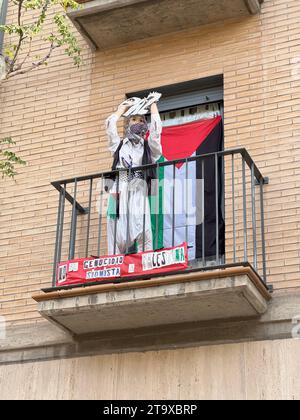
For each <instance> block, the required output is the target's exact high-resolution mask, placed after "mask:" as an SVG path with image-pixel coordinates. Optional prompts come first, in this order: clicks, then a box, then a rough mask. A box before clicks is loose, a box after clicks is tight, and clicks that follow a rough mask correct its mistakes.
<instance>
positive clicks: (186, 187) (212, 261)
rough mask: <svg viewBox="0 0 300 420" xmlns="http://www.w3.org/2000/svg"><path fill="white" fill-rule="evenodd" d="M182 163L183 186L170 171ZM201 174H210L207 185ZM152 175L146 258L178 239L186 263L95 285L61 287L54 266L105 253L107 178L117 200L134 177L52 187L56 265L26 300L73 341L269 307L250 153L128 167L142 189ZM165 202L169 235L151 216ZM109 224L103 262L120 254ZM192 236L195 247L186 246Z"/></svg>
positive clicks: (253, 313) (259, 196)
mask: <svg viewBox="0 0 300 420" xmlns="http://www.w3.org/2000/svg"><path fill="white" fill-rule="evenodd" d="M183 164H185V165H186V167H185V168H186V169H185V173H184V179H181V181H183V182H182V184H183V185H181V183H180V182H178V181H179V180H178V179H177V173H178V172H176V167H178V165H183ZM194 165H198V167H199V168H202V170H201V171H200V173H199V176H200V183H199V185H197V188H196V189H195V191H196V194H197V197H199V200H198V199H197V200H196V201H195V202H196V205H193V206H191V204H190V203H191V197H190V194H191V190H192V188H191V184H190V182H191V179H192V177H193V173H194V172H193V170H192V167H193V166H194ZM211 165H212V166H211ZM208 167H210V168H212V171H210V172H209V174H210V179H207V174H208V172H207V168H208ZM163 168H164V170H165V171H166V170H167V168H168V169H169V170H168V173H171V174H173V175H172V179H171V183H170V190H169V191H166V188H165V187H164V189H162V187H161V181H158V179H159V174H160V173H161V171H162V169H163ZM150 170H155V171H156V175H157V179H156V180H155V182H154V184H153V185H152V186H151V197H150V203H151V205H150V207H149V208H150V211H151V221H152V232H153V244H154V245H153V248H154V251H151V257H152V258H154V257H155V256H156V255H158V254H159V253H160V252H161V249H162V246H163V248H164V249H167V248H172V247H179V246H180V244H181V242H182V240H184V241H185V242H186V243H187V245H188V249H187V253H188V265H187V266H186V267H180V268H178V269H177V268H176V267H175V268H174V269H171V266H170V269H168V268H165V270H164V271H161V270H157V273H155V272H154V273H153V271H151V274H147V272H146V273H145V272H144V273H143V272H141V273H139V272H138V273H137V274H135V275H134V274H132V275H130V274H127V275H126V276H124V277H123V276H121V275H120V276H118V277H117V276H116V277H114V278H101V279H100V278H99V279H98V280H97V279H96V278H95V277H93V278H89V277H88V276H86V277H84V278H83V277H82V279H81V280H80V279H77V280H76V279H75V280H74V279H73V280H72V281H70V282H64V281H65V278H64V277H60V276H61V271H60V270H58V268H60V267H64V266H65V264H67V263H65V262H67V261H69V262H70V261H71V262H73V263H72V264H78V261H85V262H87V263H88V264H87V265H89V262H90V261H93V264H95V261H98V260H97V259H100V258H104V257H103V256H107V255H108V251H107V247H108V233H107V226H108V225H107V222H108V220H107V219H108V217H112V216H111V215H112V212H111V210H110V207H111V206H110V201H109V200H110V197H111V194H112V190H111V189H110V188H108V184H109V182H112V181H111V179H112V177H113V178H114V181H113V184H112V185H113V186H114V188H115V190H114V194H115V196H118V194H119V185H120V180H121V179H123V178H124V176H126V177H127V178H126V179H129V180H133V174H132V169H129V170H118V171H115V172H107V173H101V174H94V175H90V176H84V177H77V178H74V179H66V180H61V181H57V182H53V184H52V185H53V186H54V187H55V189H56V190H57V191H58V192H59V203H58V218H57V233H56V244H55V253H54V254H55V257H54V264H53V279H52V287H49V288H48V289H44V290H43V291H42V292H41V293H39V294H38V295H36V296H34V299H35V300H36V301H37V302H38V305H39V312H40V313H41V315H42V316H43V317H45V318H46V319H48V320H50V321H51V322H54V323H55V324H56V325H58V326H59V327H61V328H63V329H64V330H67V331H69V332H71V333H72V334H73V335H75V336H85V335H87V334H99V333H103V332H108V331H117V330H118V331H121V330H130V329H139V328H142V327H149V326H152V327H153V326H163V325H176V324H181V325H182V324H185V323H190V322H207V321H213V320H232V319H235V320H239V319H243V320H245V319H252V318H258V317H260V316H261V315H262V314H264V313H265V312H266V311H267V308H268V302H269V300H270V299H271V294H270V289H271V287H270V286H269V285H268V283H267V267H266V250H265V227H264V185H265V184H266V183H267V182H268V180H267V178H264V177H263V175H262V174H261V172H260V171H259V169H258V168H257V166H256V165H255V163H254V161H253V160H252V158H251V157H250V155H249V154H248V152H247V151H246V150H245V149H234V150H227V151H223V152H218V153H210V154H207V155H199V156H194V157H191V158H188V159H181V160H173V161H165V162H160V163H157V164H155V165H147V166H142V167H140V168H135V169H134V171H136V173H139V174H143V175H142V177H139V178H142V179H140V181H142V182H143V181H144V183H145V185H147V183H146V179H147V174H148V173H149V171H150ZM131 182H133V181H131ZM164 185H165V184H164ZM209 186H212V190H209V188H208V187H209ZM180 188H182V189H180ZM212 191H213V193H212ZM127 194H130V192H128V193H127ZM145 200H146V198H145ZM167 201H170V202H171V205H170V208H169V210H168V214H167V216H166V217H167V219H168V221H169V227H168V229H166V227H165V225H164V226H162V225H161V224H160V223H161V222H160V221H159V220H160V216H159V213H160V212H161V210H159V209H161V208H162V203H163V202H164V203H166V202H167ZM195 202H194V201H193V203H194V204H195ZM174 203H175V204H174ZM176 203H179V204H180V206H179V207H178V205H177V204H176ZM143 206H144V215H143V217H142V219H141V220H143V235H142V238H141V241H140V244H139V246H140V247H141V248H142V249H140V253H141V255H142V253H143V252H144V251H145V247H146V226H145V224H146V216H145V213H146V212H145V208H146V202H145V201H144V203H143ZM192 207H193V209H192ZM116 208H117V206H116V207H115V209H116ZM208 210H209V211H208ZM126 211H127V215H126V219H125V220H127V225H124V226H123V230H124V232H123V233H124V235H125V237H126V245H125V250H124V255H125V257H129V258H131V257H132V258H133V256H136V255H139V254H137V251H136V249H133V248H132V246H131V245H132V244H130V243H129V240H128V238H129V232H130V228H129V224H130V222H129V221H130V217H131V218H132V217H134V216H132V214H131V212H130V209H129V207H128V209H127V210H126ZM191 213H192V214H191ZM109 215H110V216H109ZM118 217H120V216H118ZM117 220H119V219H118V218H117V217H114V218H111V223H112V233H111V234H110V241H112V243H111V245H110V246H111V247H112V249H113V252H111V255H117V254H118V252H116V251H117V243H116V238H117V235H118V232H117V230H118V229H119V226H120V225H118V222H117ZM163 229H164V230H163ZM191 232H193V233H192V234H191ZM195 235H196V237H197V241H198V242H197V244H193V245H192V242H193V241H194V239H193V238H195ZM191 238H192V239H191ZM162 240H163V242H161V241H162ZM208 248H210V251H208ZM156 253H157V254H156ZM105 258H106V257H105ZM74 261H75V263H74ZM76 261H77V262H76ZM93 267H94V268H95V266H93ZM69 268H70V266H69ZM75 271H76V270H75ZM94 271H95V270H94V269H93V272H94ZM129 273H130V271H129ZM132 273H133V271H132Z"/></svg>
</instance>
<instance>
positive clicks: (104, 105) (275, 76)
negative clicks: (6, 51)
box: [0, 0, 300, 323]
mask: <svg viewBox="0 0 300 420" xmlns="http://www.w3.org/2000/svg"><path fill="white" fill-rule="evenodd" d="M8 19H9V20H12V19H13V16H12V15H11V13H9V16H8ZM299 22H300V4H299V1H298V0H266V1H265V3H264V5H263V10H262V14H261V15H258V16H255V17H251V18H250V17H249V18H244V19H240V20H230V21H225V22H218V23H215V24H212V25H208V26H204V27H201V28H196V29H193V30H189V31H186V32H180V33H174V34H171V35H168V36H163V37H157V38H155V37H154V38H151V39H148V40H144V41H137V42H135V43H132V44H130V45H127V46H123V47H120V48H118V49H113V50H110V51H106V52H99V51H97V52H95V53H94V52H91V51H90V49H89V48H88V46H87V45H86V43H85V41H84V40H82V39H81V40H80V43H81V45H82V48H83V59H84V64H83V65H82V66H81V67H80V69H79V70H78V69H76V68H75V67H73V64H72V62H71V61H70V59H69V58H67V57H66V56H65V55H64V54H63V52H56V55H55V56H54V57H53V59H52V61H51V62H50V63H49V66H48V67H45V68H43V69H40V70H37V71H35V72H32V73H30V74H28V75H24V76H20V77H18V78H16V79H12V80H11V81H9V82H7V83H5V84H4V85H3V86H1V88H0V89H1V90H0V96H1V104H0V112H1V113H0V115H1V117H0V119H1V124H0V132H1V133H0V134H1V137H4V136H7V135H11V136H12V137H13V138H14V140H16V141H17V144H18V147H17V148H16V150H17V151H18V153H19V154H20V155H21V156H22V158H23V159H25V160H26V161H27V166H26V167H24V168H21V169H19V175H18V176H17V177H16V180H15V181H9V180H1V181H0V183H1V190H0V202H1V209H0V261H1V265H0V279H1V280H0V314H1V315H4V316H5V317H6V319H7V320H8V321H9V322H13V323H24V322H35V321H38V320H39V319H40V317H39V315H38V313H37V311H36V304H35V302H34V301H33V300H32V299H31V296H32V294H33V293H34V292H36V291H38V290H40V289H41V288H42V287H49V286H50V285H51V274H52V259H53V252H54V241H55V229H56V218H57V213H56V212H57V193H56V192H55V190H54V189H53V188H52V187H51V186H50V182H51V181H54V180H57V179H64V178H68V177H73V176H76V175H85V174H90V173H95V172H101V171H103V170H108V169H109V168H110V162H111V157H110V154H109V153H108V151H107V147H106V137H105V131H104V120H105V118H106V117H107V116H108V115H109V114H110V113H111V112H112V111H113V110H114V109H115V108H116V106H117V105H118V104H119V103H120V102H121V101H122V99H123V98H124V96H125V94H126V93H127V92H132V91H138V90H144V89H149V90H150V89H152V88H153V87H156V86H162V85H168V84H171V83H172V84H173V83H179V82H184V81H188V80H192V79H199V78H202V77H207V76H213V75H217V74H223V75H224V109H225V148H227V149H229V148H234V147H239V146H242V147H246V148H247V149H248V151H249V152H250V154H251V156H252V157H253V158H254V160H255V161H256V163H257V165H258V166H259V168H260V169H261V171H262V172H263V174H264V175H265V176H269V177H270V184H269V185H268V186H267V187H266V189H265V191H266V203H265V211H266V240H267V262H268V275H269V280H270V281H271V282H272V283H273V284H274V286H275V288H276V289H284V288H293V287H300V277H299V271H300V254H299V241H300V239H299V238H300V208H299V200H300V143H299V134H300V25H299Z"/></svg>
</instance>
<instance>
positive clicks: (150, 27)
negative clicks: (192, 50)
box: [68, 0, 264, 50]
mask: <svg viewBox="0 0 300 420" xmlns="http://www.w3.org/2000/svg"><path fill="white" fill-rule="evenodd" d="M78 2H79V3H81V8H80V9H79V10H77V11H70V12H69V14H68V15H69V17H70V19H71V20H72V21H73V23H74V25H75V26H76V27H77V29H78V30H79V32H81V34H82V35H83V36H84V37H85V38H86V40H87V41H88V43H89V44H90V45H91V47H92V48H94V49H100V50H105V49H109V48H114V47H118V46H120V45H123V44H127V43H129V42H132V41H136V40H142V39H146V38H149V37H153V36H159V35H166V34H169V33H172V32H177V31H182V30H186V29H190V28H194V27H197V26H201V25H206V24H210V23H214V22H218V21H220V22H221V21H224V20H226V19H231V18H247V17H249V16H251V15H255V14H258V13H259V12H260V10H261V6H262V3H263V2H264V0H93V1H87V0H78Z"/></svg>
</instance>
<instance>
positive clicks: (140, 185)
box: [106, 113, 162, 255]
mask: <svg viewBox="0 0 300 420" xmlns="http://www.w3.org/2000/svg"><path fill="white" fill-rule="evenodd" d="M117 121H118V117H117V116H116V115H115V114H113V115H111V116H110V117H109V118H108V119H107V120H106V132H107V136H108V141H109V150H110V152H111V153H112V154H114V153H115V152H116V150H117V149H118V147H119V145H120V142H121V138H120V136H119V134H118V130H117ZM161 132H162V123H161V119H160V116H159V114H158V113H155V114H152V115H151V124H150V129H149V138H148V140H147V141H148V144H149V147H150V151H151V157H152V160H153V162H156V161H157V160H158V159H159V158H160V157H161V155H162V147H161ZM143 154H144V144H143V142H140V143H138V144H134V143H132V142H131V141H129V140H128V139H127V138H125V139H124V140H123V146H122V148H121V150H120V159H119V162H118V165H117V168H118V169H119V168H125V167H126V166H124V164H123V162H127V163H128V164H130V165H132V167H133V168H134V167H137V166H142V160H143ZM123 174H124V176H123V178H124V177H125V178H126V172H123ZM116 184H117V183H116V182H115V183H114V185H113V187H112V189H111V191H110V193H111V195H114V194H116V192H117V185H116ZM118 191H119V218H118V219H117V220H116V219H115V218H112V217H109V216H108V217H107V238H108V253H109V255H113V254H124V253H126V251H127V249H129V248H131V247H132V246H133V245H134V244H135V242H136V244H137V248H138V249H137V251H138V252H142V251H143V250H145V251H150V250H152V249H153V246H152V230H151V214H150V205H149V199H148V190H147V185H145V182H144V180H143V179H138V178H134V179H133V180H132V181H130V182H128V181H126V179H122V176H121V177H120V181H119V188H118ZM127 215H129V216H128V217H127ZM144 224H145V227H144ZM115 229H116V247H115V246H114V239H115ZM127 240H128V244H127Z"/></svg>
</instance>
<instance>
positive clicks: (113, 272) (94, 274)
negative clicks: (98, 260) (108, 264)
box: [86, 267, 121, 280]
mask: <svg viewBox="0 0 300 420" xmlns="http://www.w3.org/2000/svg"><path fill="white" fill-rule="evenodd" d="M120 276H121V269H120V267H113V268H104V269H103V270H93V271H88V272H87V273H86V280H92V279H101V278H112V277H120Z"/></svg>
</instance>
